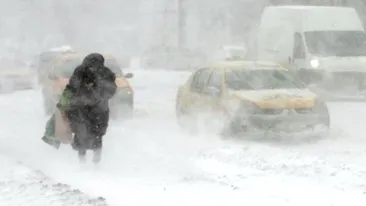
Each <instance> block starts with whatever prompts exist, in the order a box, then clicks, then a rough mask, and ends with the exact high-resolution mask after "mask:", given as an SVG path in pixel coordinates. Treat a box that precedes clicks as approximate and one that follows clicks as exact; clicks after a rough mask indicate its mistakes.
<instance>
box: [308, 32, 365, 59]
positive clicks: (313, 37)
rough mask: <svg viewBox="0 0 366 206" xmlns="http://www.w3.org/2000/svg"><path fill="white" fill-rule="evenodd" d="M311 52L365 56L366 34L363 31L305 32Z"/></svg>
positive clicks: (319, 54)
mask: <svg viewBox="0 0 366 206" xmlns="http://www.w3.org/2000/svg"><path fill="white" fill-rule="evenodd" d="M305 40H306V44H307V46H308V48H309V52H310V53H311V54H313V55H316V56H323V57H327V56H340V57H345V56H365V55H366V35H365V33H364V32H363V31H311V32H305Z"/></svg>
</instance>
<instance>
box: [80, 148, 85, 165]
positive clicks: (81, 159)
mask: <svg viewBox="0 0 366 206" xmlns="http://www.w3.org/2000/svg"><path fill="white" fill-rule="evenodd" d="M78 156H79V162H80V163H85V162H86V150H79V151H78Z"/></svg>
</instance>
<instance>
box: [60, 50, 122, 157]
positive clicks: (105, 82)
mask: <svg viewBox="0 0 366 206" xmlns="http://www.w3.org/2000/svg"><path fill="white" fill-rule="evenodd" d="M104 61H105V60H104V57H103V56H102V55H101V54H99V53H91V54H89V55H87V56H86V57H85V58H84V60H83V62H82V64H81V65H80V66H78V67H77V68H75V70H74V73H73V74H72V76H71V77H70V80H69V83H68V84H67V85H66V87H65V89H64V91H63V93H62V95H61V98H60V101H59V103H58V104H57V108H58V109H59V110H60V111H61V113H62V114H63V115H64V116H65V117H66V119H68V122H69V126H70V130H71V132H72V133H73V134H74V138H73V142H72V147H73V149H74V150H76V151H77V152H78V155H79V159H80V161H82V162H84V161H85V158H86V151H87V150H93V151H94V157H93V162H94V163H98V162H99V161H100V160H101V152H102V144H103V136H104V135H105V134H106V131H107V128H108V122H109V100H110V99H111V98H112V97H113V96H114V94H115V93H116V89H117V86H116V83H115V79H116V76H115V74H114V73H113V72H112V71H111V70H110V69H109V68H107V67H106V66H105V65H104Z"/></svg>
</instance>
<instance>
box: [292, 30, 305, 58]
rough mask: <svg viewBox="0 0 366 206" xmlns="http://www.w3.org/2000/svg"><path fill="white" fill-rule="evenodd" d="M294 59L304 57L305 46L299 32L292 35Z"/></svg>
mask: <svg viewBox="0 0 366 206" xmlns="http://www.w3.org/2000/svg"><path fill="white" fill-rule="evenodd" d="M293 55H294V56H293V58H294V59H305V47H304V42H303V40H302V36H301V34H300V33H295V36H294V54H293Z"/></svg>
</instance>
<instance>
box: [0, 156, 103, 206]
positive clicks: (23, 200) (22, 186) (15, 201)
mask: <svg viewBox="0 0 366 206" xmlns="http://www.w3.org/2000/svg"><path fill="white" fill-rule="evenodd" d="M0 165H1V166H2V167H1V170H0V206H2V205H4V206H5V205H6V206H13V205H28V206H39V205H49V206H54V205H70V206H71V205H85V206H86V205H98V206H105V205H108V204H107V203H106V201H105V199H104V198H101V197H99V198H92V197H89V196H87V195H85V194H83V193H82V192H80V191H79V190H76V189H73V188H71V187H70V186H68V185H66V184H61V183H57V182H53V181H52V180H51V179H49V178H47V177H46V176H45V175H44V174H43V173H42V172H40V171H37V170H33V169H31V168H28V167H26V166H24V165H22V164H21V163H18V162H15V161H12V160H11V159H8V158H6V157H4V156H1V155H0Z"/></svg>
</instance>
